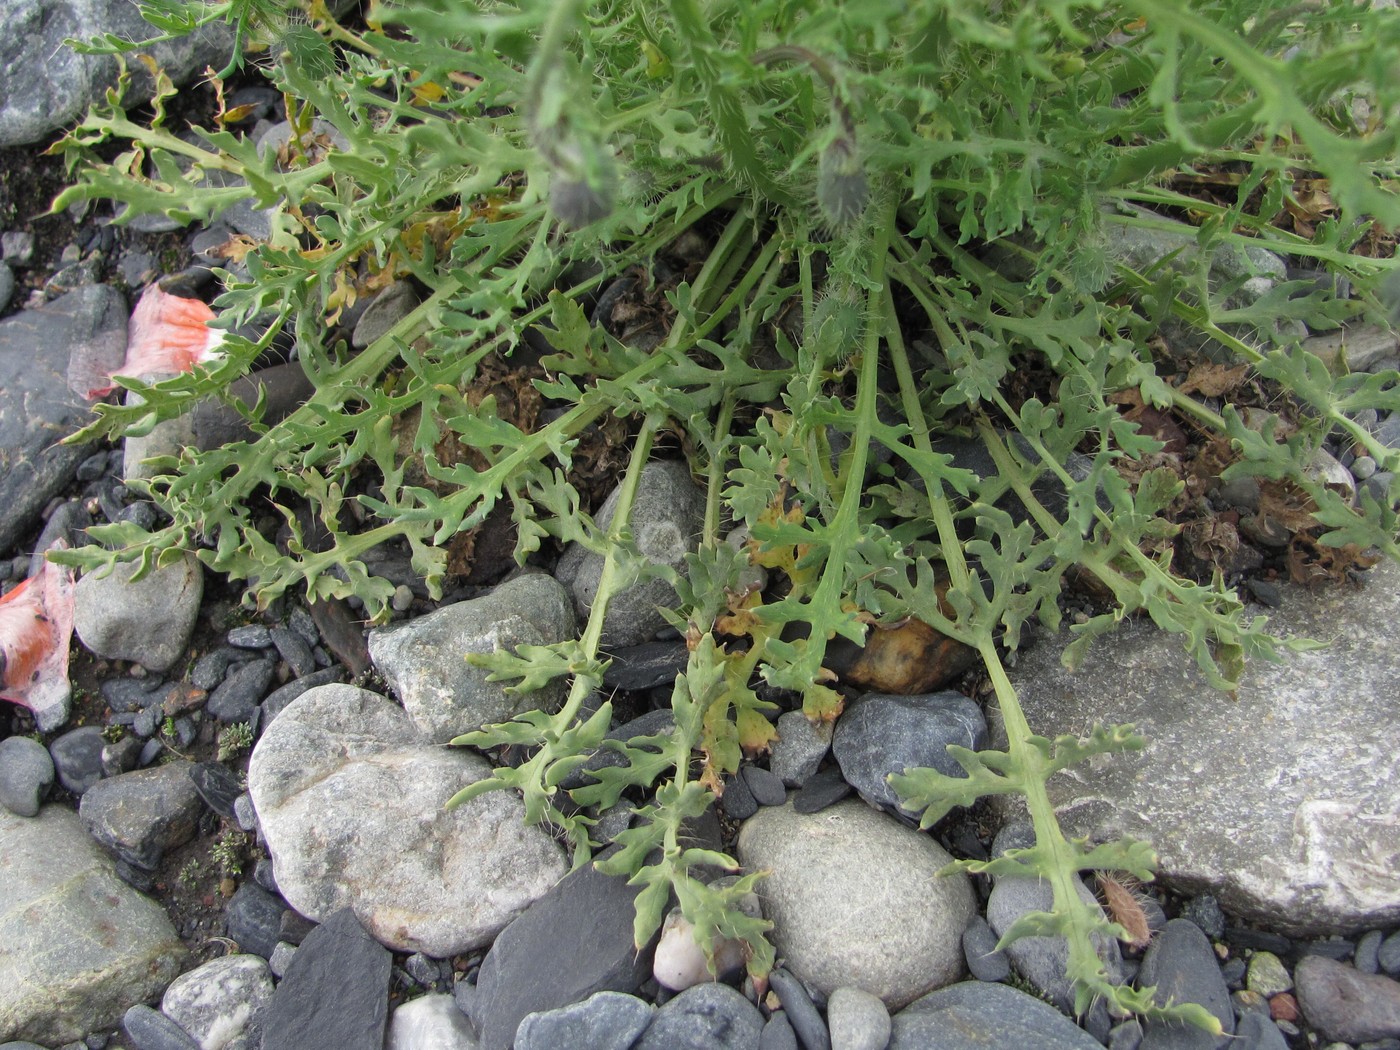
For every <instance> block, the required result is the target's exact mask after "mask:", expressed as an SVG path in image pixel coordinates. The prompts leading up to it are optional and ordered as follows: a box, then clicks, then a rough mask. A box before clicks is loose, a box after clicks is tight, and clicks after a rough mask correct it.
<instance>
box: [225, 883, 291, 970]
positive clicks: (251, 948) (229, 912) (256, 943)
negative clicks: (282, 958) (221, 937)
mask: <svg viewBox="0 0 1400 1050" xmlns="http://www.w3.org/2000/svg"><path fill="white" fill-rule="evenodd" d="M286 914H287V907H286V905H285V904H283V903H282V900H281V898H280V897H278V896H276V895H275V894H272V893H269V892H268V891H267V890H265V889H263V888H262V887H261V886H259V885H258V884H257V883H256V882H244V883H243V885H241V886H239V887H238V891H237V892H236V893H235V894H234V895H233V897H232V899H231V900H230V901H229V902H228V904H227V905H226V906H225V907H224V921H225V922H226V923H227V924H228V935H229V937H231V938H232V939H233V941H234V942H235V943H236V944H237V945H238V946H239V948H241V949H242V950H243V951H245V952H249V953H251V954H253V955H258V956H261V957H262V958H264V959H266V958H269V957H270V956H271V955H272V953H273V951H274V950H275V949H276V947H277V942H278V941H279V940H282V939H283V937H282V928H283V917H284V916H285V915H286Z"/></svg>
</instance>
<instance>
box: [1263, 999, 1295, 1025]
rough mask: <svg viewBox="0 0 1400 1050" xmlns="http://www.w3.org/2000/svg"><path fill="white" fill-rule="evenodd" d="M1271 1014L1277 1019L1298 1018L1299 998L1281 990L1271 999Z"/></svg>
mask: <svg viewBox="0 0 1400 1050" xmlns="http://www.w3.org/2000/svg"><path fill="white" fill-rule="evenodd" d="M1269 1016H1270V1017H1272V1018H1273V1019H1274V1020H1275V1021H1296V1020H1298V1000H1297V999H1295V998H1293V996H1291V995H1289V994H1288V993H1287V992H1279V994H1278V995H1276V996H1274V997H1273V998H1272V999H1270V1000H1269Z"/></svg>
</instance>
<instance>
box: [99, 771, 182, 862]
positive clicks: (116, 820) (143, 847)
mask: <svg viewBox="0 0 1400 1050" xmlns="http://www.w3.org/2000/svg"><path fill="white" fill-rule="evenodd" d="M199 809H200V807H199V795H198V794H197V793H196V791H195V789H194V784H193V783H191V782H190V776H189V763H188V762H171V763H169V764H168V765H163V766H155V767H153V768H151V769H142V770H138V771H136V772H135V773H123V774H122V775H121V776H118V777H111V778H109V779H107V780H102V781H99V782H98V783H96V784H94V785H93V786H92V787H91V788H89V789H88V790H87V792H86V793H85V794H84V795H83V798H82V801H81V802H80V803H79V804H78V816H80V817H81V818H82V820H83V826H84V827H85V828H87V831H88V834H89V835H91V836H92V837H93V838H94V839H96V840H97V841H98V842H100V843H101V844H102V845H103V846H105V847H106V848H107V849H109V850H111V851H112V853H113V854H114V855H115V856H116V857H117V858H118V859H120V860H124V861H126V862H127V863H128V864H130V865H132V866H133V867H135V868H141V869H144V870H145V871H148V872H149V871H153V870H154V869H155V867H156V865H158V864H159V863H160V860H161V858H162V857H163V856H165V854H166V853H167V852H168V851H170V850H173V849H176V848H177V847H179V846H183V845H184V844H185V843H186V842H188V841H190V839H192V838H194V833H195V830H196V827H197V824H198V821H199Z"/></svg>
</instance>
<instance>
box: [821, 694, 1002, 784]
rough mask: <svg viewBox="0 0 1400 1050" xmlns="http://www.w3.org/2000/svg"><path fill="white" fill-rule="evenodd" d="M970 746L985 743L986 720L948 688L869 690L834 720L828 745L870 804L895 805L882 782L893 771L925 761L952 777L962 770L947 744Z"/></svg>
mask: <svg viewBox="0 0 1400 1050" xmlns="http://www.w3.org/2000/svg"><path fill="white" fill-rule="evenodd" d="M949 744H958V745H960V746H962V747H966V748H970V749H971V750H973V751H977V750H980V749H982V748H984V747H985V746H986V744H987V720H986V719H985V718H984V717H983V715H982V709H981V707H979V706H978V704H977V702H976V701H975V700H972V699H970V698H969V697H966V696H963V695H962V694H961V693H956V692H953V691H951V690H945V691H943V692H939V693H929V694H926V695H923V696H893V695H889V694H885V693H867V694H866V695H865V696H864V697H863V698H862V699H860V700H858V701H856V702H855V703H854V704H852V705H851V706H850V707H848V708H847V709H846V711H845V713H844V714H843V715H842V716H841V718H840V720H839V721H838V722H837V723H836V735H835V737H834V738H833V739H832V743H831V750H832V753H833V754H834V755H835V756H836V761H837V762H838V763H839V764H840V766H841V773H842V775H843V776H844V777H845V778H846V781H847V782H848V783H849V784H850V785H851V786H852V787H854V788H855V789H856V790H857V791H859V792H860V795H861V797H862V798H863V799H865V800H866V801H867V802H869V803H870V804H871V805H872V806H884V807H886V808H889V809H891V810H894V811H898V810H899V796H897V795H896V794H895V792H894V789H893V788H892V787H890V785H889V784H888V783H886V781H885V778H886V777H887V776H888V775H889V774H891V773H903V772H904V771H905V770H906V769H909V768H911V767H916V766H929V767H932V768H933V769H936V770H938V772H940V773H943V774H945V775H947V776H950V777H965V776H967V773H966V771H965V770H964V769H963V768H962V766H960V765H958V764H957V762H955V761H953V759H952V758H951V757H950V756H949V754H948V750H947V748H948V745H949Z"/></svg>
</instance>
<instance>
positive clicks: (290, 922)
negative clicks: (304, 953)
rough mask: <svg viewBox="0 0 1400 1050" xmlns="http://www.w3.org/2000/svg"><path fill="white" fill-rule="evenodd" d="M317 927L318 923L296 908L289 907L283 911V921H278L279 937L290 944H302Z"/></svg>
mask: <svg viewBox="0 0 1400 1050" xmlns="http://www.w3.org/2000/svg"><path fill="white" fill-rule="evenodd" d="M315 928H316V924H315V923H314V922H312V921H311V920H310V919H308V918H307V917H306V916H305V915H303V914H301V912H299V911H297V910H296V909H295V908H288V909H287V910H286V911H284V912H283V913H282V919H281V922H279V923H278V926H277V939H278V940H279V941H286V942H287V943H288V944H300V943H301V942H302V941H304V940H306V938H307V936H308V935H309V934H310V933H311V931H312V930H314V929H315Z"/></svg>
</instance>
